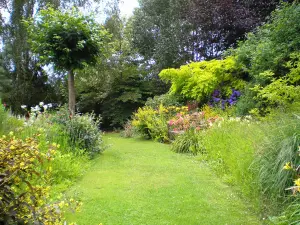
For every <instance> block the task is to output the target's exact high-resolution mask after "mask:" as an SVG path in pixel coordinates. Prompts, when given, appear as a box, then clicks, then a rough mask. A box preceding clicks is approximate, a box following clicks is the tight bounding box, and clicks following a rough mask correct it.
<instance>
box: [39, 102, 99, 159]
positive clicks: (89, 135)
mask: <svg viewBox="0 0 300 225" xmlns="http://www.w3.org/2000/svg"><path fill="white" fill-rule="evenodd" d="M43 118H44V119H45V120H46V123H51V124H58V125H61V129H62V131H63V132H64V133H65V134H66V135H67V136H68V137H69V144H70V145H71V146H72V148H73V150H74V151H75V150H76V149H81V150H84V151H85V152H87V153H88V154H89V155H90V156H95V154H97V153H100V152H102V151H103V150H104V146H103V141H102V134H101V131H100V129H99V127H100V117H96V116H95V115H94V114H84V115H80V114H75V115H74V116H73V117H70V115H69V112H68V110H67V108H65V107H63V108H61V109H60V110H59V111H57V112H55V113H51V114H50V115H47V114H46V115H43Z"/></svg>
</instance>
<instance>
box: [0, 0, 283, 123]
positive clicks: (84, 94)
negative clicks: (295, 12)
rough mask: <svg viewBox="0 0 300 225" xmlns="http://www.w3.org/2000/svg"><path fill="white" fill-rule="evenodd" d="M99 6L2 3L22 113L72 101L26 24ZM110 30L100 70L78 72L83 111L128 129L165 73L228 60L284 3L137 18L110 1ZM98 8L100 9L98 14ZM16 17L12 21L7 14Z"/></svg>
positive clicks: (11, 97) (179, 3)
mask: <svg viewBox="0 0 300 225" xmlns="http://www.w3.org/2000/svg"><path fill="white" fill-rule="evenodd" d="M95 3H97V2H94V1H92V0H90V1H89V0H78V1H69V0H43V1H37V0H26V1H18V0H6V1H2V2H1V3H0V9H1V10H0V12H1V15H0V27H1V29H0V32H1V40H2V45H1V50H0V77H1V78H0V92H1V98H2V99H3V101H4V102H5V103H6V104H7V105H8V106H9V107H10V108H11V109H12V110H13V111H14V112H16V113H20V112H21V111H20V110H21V108H20V106H21V105H22V104H26V105H35V104H37V103H38V102H40V101H44V102H57V103H65V102H66V101H67V83H66V76H65V74H60V73H57V72H54V71H52V69H51V67H47V68H46V67H42V66H41V65H40V63H39V60H38V59H37V58H36V57H34V55H33V54H32V53H31V52H30V50H29V46H28V42H27V39H28V37H27V31H26V29H25V27H24V24H23V22H22V21H23V20H24V19H29V18H31V17H33V16H34V15H35V14H36V13H37V11H39V10H40V9H43V8H44V7H46V5H47V4H52V6H53V7H55V8H60V9H62V10H66V9H70V8H71V7H72V6H76V7H81V6H85V7H89V6H90V7H91V6H93V5H94V4H95ZM107 3H108V4H107V6H108V7H107V8H106V10H105V12H106V19H105V21H104V27H105V28H106V29H107V30H108V31H109V32H110V33H111V34H112V36H113V38H112V40H111V43H107V44H110V45H111V46H112V47H111V48H110V51H109V52H108V53H107V55H106V56H105V57H104V56H103V57H101V58H99V59H98V61H97V63H96V64H95V65H93V66H88V67H86V68H85V69H84V70H83V71H80V72H79V71H78V72H76V74H75V79H76V86H77V87H76V89H77V102H78V105H77V108H78V110H79V111H81V112H87V111H95V112H96V113H97V114H102V117H103V126H105V127H111V126H115V127H117V126H120V125H122V124H123V123H124V122H125V121H126V120H127V119H128V118H129V117H130V115H131V113H132V112H133V111H134V110H136V109H137V108H138V107H139V106H142V105H144V103H145V101H146V100H147V98H149V97H153V96H155V95H159V94H162V93H165V92H166V91H167V90H168V88H169V87H168V85H165V84H163V83H162V82H161V81H160V79H159V78H158V76H157V75H158V73H159V72H160V71H161V70H162V69H165V68H170V67H173V68H178V67H179V66H180V65H183V64H186V63H188V62H190V61H201V60H204V59H214V58H220V57H221V54H222V53H223V52H224V51H225V50H226V49H228V48H229V47H233V46H235V45H236V44H237V42H238V41H239V40H243V39H244V37H245V33H247V32H249V31H251V30H254V29H255V27H257V26H258V25H260V24H262V23H263V22H264V21H266V19H267V17H268V15H269V14H270V12H271V11H273V10H274V9H275V8H276V6H277V5H278V4H280V1H279V0H271V1H270V0H269V1H267V0H263V1H254V0H247V1H237V0H210V1H205V0H187V1H184V0H140V1H139V4H140V8H137V9H135V11H134V13H133V15H132V17H130V18H128V19H125V18H122V16H121V13H120V9H119V7H118V3H119V1H118V0H114V1H109V2H107ZM91 10H92V8H91ZM4 11H6V12H9V18H6V19H4V16H3V12H4Z"/></svg>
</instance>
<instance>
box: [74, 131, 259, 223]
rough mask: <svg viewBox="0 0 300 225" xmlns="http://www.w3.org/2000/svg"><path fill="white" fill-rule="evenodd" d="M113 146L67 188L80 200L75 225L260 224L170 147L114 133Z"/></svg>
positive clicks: (201, 168)
mask: <svg viewBox="0 0 300 225" xmlns="http://www.w3.org/2000/svg"><path fill="white" fill-rule="evenodd" d="M104 138H105V140H106V142H108V143H110V144H112V146H111V147H110V148H109V149H108V150H107V151H105V152H104V153H103V155H102V156H101V157H99V158H97V159H95V160H94V165H92V168H91V170H90V171H89V172H88V173H87V174H86V175H85V176H84V177H83V179H82V180H81V181H79V182H78V183H77V184H76V185H75V186H74V187H73V188H72V189H71V190H70V191H69V193H68V194H69V195H71V196H74V195H75V196H76V197H77V198H79V199H81V201H82V202H83V206H82V210H81V212H80V213H77V214H70V215H68V220H69V221H76V222H77V224H78V225H98V224H99V223H103V225H110V224H111V225H116V224H118V225H122V224H124V225H127V224H128V225H129V224H132V225H134V224H136V225H140V224H151V225H153V224H155V225H163V224H170V225H176V224H187V225H194V224H251V225H252V224H253V225H254V224H260V222H259V220H258V218H257V217H256V216H255V215H254V214H253V213H252V212H251V211H250V209H249V208H248V207H249V206H248V205H247V204H246V203H245V202H244V201H243V200H241V199H240V198H239V197H238V196H237V195H236V194H235V193H234V192H233V191H232V189H231V188H230V187H229V186H227V185H225V184H224V183H222V182H221V181H220V180H219V179H218V178H217V177H216V176H215V175H214V174H213V173H212V172H211V171H210V169H209V168H208V167H206V166H205V165H204V164H201V163H199V162H197V161H195V160H194V158H193V157H190V156H188V155H181V154H176V153H174V152H171V151H170V149H169V146H168V145H164V144H160V143H154V142H152V141H145V140H140V139H125V138H121V137H118V136H117V135H115V134H113V135H112V134H109V135H106V136H105V137H104Z"/></svg>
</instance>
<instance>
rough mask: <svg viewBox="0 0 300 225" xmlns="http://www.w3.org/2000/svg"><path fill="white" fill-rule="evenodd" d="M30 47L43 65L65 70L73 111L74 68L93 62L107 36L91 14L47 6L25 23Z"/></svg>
mask: <svg viewBox="0 0 300 225" xmlns="http://www.w3.org/2000/svg"><path fill="white" fill-rule="evenodd" d="M25 24H26V25H27V31H28V34H29V40H30V44H31V49H32V51H33V52H34V53H36V54H37V55H38V56H39V58H40V60H41V62H42V63H44V64H50V63H53V64H54V66H55V68H56V69H58V70H59V71H63V72H65V71H67V72H68V87H69V111H70V113H71V114H72V115H73V114H74V113H75V86H74V70H76V69H82V68H84V66H85V65H88V64H93V63H95V62H96V60H97V58H98V57H99V56H100V55H103V54H104V52H105V47H106V46H105V45H106V44H107V43H108V40H109V38H110V35H108V32H107V31H106V30H105V29H104V28H103V27H101V26H100V25H99V24H97V23H96V22H95V21H94V19H93V18H92V17H90V16H84V15H83V14H82V13H80V12H79V10H77V9H75V8H74V9H73V10H72V11H66V12H62V11H59V10H55V9H54V8H51V7H48V8H47V9H44V10H41V11H40V12H39V13H38V15H37V17H36V19H35V20H29V21H27V22H25Z"/></svg>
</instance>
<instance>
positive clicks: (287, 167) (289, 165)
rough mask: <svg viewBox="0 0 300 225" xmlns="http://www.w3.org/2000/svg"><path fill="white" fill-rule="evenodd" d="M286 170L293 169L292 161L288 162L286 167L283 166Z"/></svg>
mask: <svg viewBox="0 0 300 225" xmlns="http://www.w3.org/2000/svg"><path fill="white" fill-rule="evenodd" d="M283 169H284V170H291V169H293V168H292V166H291V162H287V163H286V164H285V165H284V167H283Z"/></svg>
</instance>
